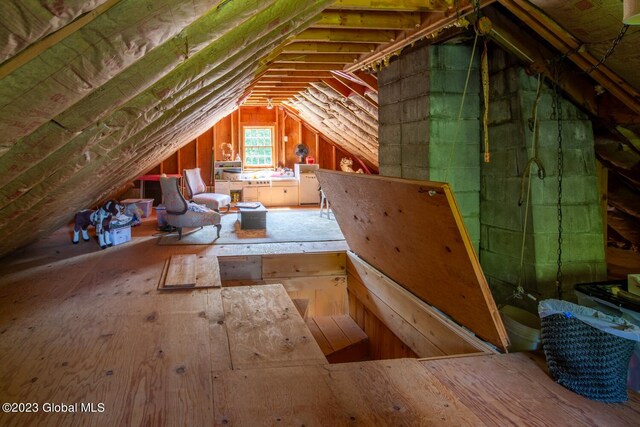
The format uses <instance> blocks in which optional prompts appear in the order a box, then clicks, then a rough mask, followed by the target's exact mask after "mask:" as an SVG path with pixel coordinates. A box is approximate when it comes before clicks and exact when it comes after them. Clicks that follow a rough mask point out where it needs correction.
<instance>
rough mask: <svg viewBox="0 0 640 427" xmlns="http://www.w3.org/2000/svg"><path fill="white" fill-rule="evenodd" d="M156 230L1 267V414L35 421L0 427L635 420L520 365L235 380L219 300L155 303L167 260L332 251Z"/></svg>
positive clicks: (530, 364)
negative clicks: (90, 409)
mask: <svg viewBox="0 0 640 427" xmlns="http://www.w3.org/2000/svg"><path fill="white" fill-rule="evenodd" d="M153 231H154V230H153V223H152V222H150V221H147V222H145V224H144V225H143V226H142V227H138V228H135V229H134V230H133V235H134V237H133V240H132V241H131V242H129V243H127V244H125V245H121V246H117V247H113V248H109V249H107V250H104V251H103V250H100V249H99V248H98V245H97V244H96V243H95V242H90V243H85V242H81V243H80V244H79V245H75V246H74V245H71V244H70V239H71V233H70V230H69V229H68V228H63V229H61V230H60V231H58V232H56V233H54V234H53V235H51V236H50V237H48V238H46V239H43V240H41V241H40V242H38V243H36V244H34V245H31V246H29V247H27V248H25V249H23V250H21V251H19V252H17V253H15V254H13V255H11V256H9V257H5V258H4V259H2V260H0V403H5V402H16V403H18V402H22V403H28V402H33V403H37V404H38V405H39V411H38V412H37V413H22V414H16V413H0V425H2V426H5V425H7V426H11V425H16V426H23V425H38V426H41V425H43V426H47V425H64V426H69V425H78V426H86V425H96V426H113V425H150V426H160V425H168V426H173V425H194V426H200V425H250V426H254V425H273V424H284V425H298V426H299V425H306V426H312V425H332V426H333V425H367V426H368V425H425V424H426V425H432V424H433V425H472V426H479V425H480V426H481V425H491V426H492V425H554V426H558V425H571V426H575V425H594V426H595V425H598V426H602V425H607V426H613V425H637V420H638V419H640V399H638V396H637V395H633V396H631V400H630V401H629V402H628V403H626V404H623V405H604V404H598V403H594V402H591V401H589V400H586V399H584V398H582V397H580V396H577V395H575V394H573V393H571V392H569V391H567V390H565V389H563V388H562V387H561V386H559V385H557V384H555V383H554V382H553V381H552V380H551V379H550V378H549V377H548V376H547V375H546V373H545V372H544V370H543V369H542V367H540V366H539V363H537V361H535V360H532V359H530V358H529V357H528V356H526V355H520V354H515V355H500V356H477V357H463V358H453V359H441V360H434V361H419V360H415V359H399V360H390V361H387V360H385V361H371V362H361V363H349V364H340V365H326V364H323V363H322V361H321V360H316V361H315V362H317V363H315V362H314V363H313V364H311V365H308V364H304V366H288V367H272V366H265V367H261V368H259V369H257V368H253V369H252V368H251V366H250V365H246V364H245V365H244V366H243V368H245V369H233V363H232V356H231V352H232V351H233V342H230V340H229V334H228V330H227V320H231V317H229V315H228V314H225V302H224V300H223V298H222V293H223V291H225V289H224V288H223V289H200V290H183V291H182V290H181V291H171V292H160V291H158V290H157V289H156V287H157V284H158V280H159V278H160V274H161V272H162V268H163V266H164V263H165V261H166V259H167V258H168V257H170V256H171V255H175V254H187V253H193V254H196V255H197V256H198V257H199V258H198V259H199V260H201V259H206V258H207V257H213V256H219V255H252V254H262V253H301V252H304V251H309V252H319V251H323V250H324V251H329V252H333V251H336V250H340V249H339V248H336V247H335V246H334V245H327V244H325V243H327V242H325V243H323V244H313V243H306V244H295V243H294V244H273V245H253V246H244V245H229V246H227V247H223V246H212V247H208V246H158V245H156V240H157V239H156V238H155V237H152V234H153ZM231 246H235V247H231ZM200 257H202V258H200ZM247 289H250V288H247ZM292 307H293V306H291V307H289V311H293V312H295V309H294V308H292ZM227 310H229V308H227ZM231 323H233V322H231ZM301 365H303V363H301ZM81 403H93V404H94V409H98V407H97V406H95V405H97V404H98V403H103V404H104V411H103V412H97V413H87V412H77V413H64V412H57V413H56V412H44V409H45V407H47V406H45V404H66V405H68V406H70V405H75V404H78V406H77V409H78V411H80V410H81V409H82V408H81V407H80V404H81ZM72 407H74V408H75V406H72ZM47 408H48V407H47ZM59 408H60V407H59Z"/></svg>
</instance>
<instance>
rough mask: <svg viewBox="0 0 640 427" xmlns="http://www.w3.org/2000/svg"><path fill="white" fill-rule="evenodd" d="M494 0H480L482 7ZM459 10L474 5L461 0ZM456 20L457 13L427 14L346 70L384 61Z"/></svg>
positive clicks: (463, 12)
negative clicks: (416, 24) (414, 24)
mask: <svg viewBox="0 0 640 427" xmlns="http://www.w3.org/2000/svg"><path fill="white" fill-rule="evenodd" d="M494 1H496V0H480V7H485V6H488V5H490V4H491V3H493V2H494ZM458 11H459V14H460V16H465V15H468V14H469V13H472V12H473V6H472V4H471V3H470V2H469V1H468V0H461V2H460V7H459V9H458ZM456 21H457V16H456V13H449V12H433V13H430V14H427V16H426V17H425V19H424V20H423V21H422V23H420V24H419V25H418V27H417V28H413V29H411V30H407V31H403V32H401V33H399V34H398V35H397V37H396V39H395V41H394V42H392V43H388V44H386V45H382V46H379V47H378V48H377V49H376V51H375V52H374V53H372V54H369V55H365V56H362V57H361V58H360V60H359V61H358V62H355V63H354V64H353V65H350V66H348V67H346V69H345V71H348V72H353V71H357V70H360V69H363V68H365V67H366V66H367V65H369V64H371V63H374V62H377V61H382V60H384V58H385V57H388V56H390V55H392V54H394V53H395V52H397V51H399V50H401V49H403V48H404V47H405V46H407V45H409V44H411V43H414V42H416V41H418V40H420V39H421V38H423V37H425V36H428V35H430V34H434V33H436V32H438V31H440V30H442V29H443V28H445V27H448V26H450V25H452V24H454V23H455V22H456Z"/></svg>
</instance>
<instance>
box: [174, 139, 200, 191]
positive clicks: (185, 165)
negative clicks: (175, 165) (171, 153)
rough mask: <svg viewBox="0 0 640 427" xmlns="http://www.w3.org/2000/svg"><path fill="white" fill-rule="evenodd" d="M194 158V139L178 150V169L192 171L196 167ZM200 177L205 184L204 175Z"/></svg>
mask: <svg viewBox="0 0 640 427" xmlns="http://www.w3.org/2000/svg"><path fill="white" fill-rule="evenodd" d="M196 157H197V156H196V140H195V139H194V140H193V141H191V142H190V143H188V144H187V145H185V146H184V147H182V148H181V149H180V169H183V170H184V169H193V168H195V167H197V164H196ZM201 172H202V171H201ZM202 177H203V179H204V180H205V182H206V178H205V177H206V175H204V174H203V176H202Z"/></svg>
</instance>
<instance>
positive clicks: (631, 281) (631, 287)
mask: <svg viewBox="0 0 640 427" xmlns="http://www.w3.org/2000/svg"><path fill="white" fill-rule="evenodd" d="M627 289H628V291H629V292H631V293H632V294H635V295H640V274H629V276H627Z"/></svg>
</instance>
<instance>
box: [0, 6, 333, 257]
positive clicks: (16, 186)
mask: <svg viewBox="0 0 640 427" xmlns="http://www.w3.org/2000/svg"><path fill="white" fill-rule="evenodd" d="M218 3H219V2H217V1H215V2H214V1H208V2H207V1H202V0H190V1H180V2H179V1H175V0H172V1H148V2H145V6H144V7H140V2H135V1H122V2H120V3H118V5H117V6H114V7H113V8H112V9H110V10H109V11H108V12H107V13H106V14H105V15H101V16H100V17H98V18H96V19H95V20H94V21H93V22H92V23H90V24H88V25H87V26H85V27H84V28H82V29H81V30H79V31H77V32H76V33H74V34H73V35H70V36H69V37H67V38H66V39H65V40H64V41H63V42H61V43H59V44H58V45H56V46H55V49H54V50H55V51H56V54H55V55H54V54H53V53H51V52H49V51H47V52H49V53H47V52H45V54H43V55H41V56H40V57H38V58H36V59H34V61H36V62H38V63H40V67H45V69H44V70H43V69H42V68H38V67H36V66H34V65H31V63H32V62H34V61H31V62H29V63H27V64H25V65H24V66H23V67H21V68H20V69H18V70H17V71H16V72H14V73H11V74H9V75H8V76H6V77H5V78H3V79H2V80H1V81H0V83H1V84H0V92H2V98H1V99H3V100H4V99H6V98H5V97H7V96H10V97H11V99H13V100H14V102H13V103H5V105H4V106H3V109H2V110H0V120H1V121H2V123H3V131H4V130H6V135H5V137H3V140H2V144H1V145H2V147H3V150H4V152H3V153H2V154H3V155H2V156H1V157H0V173H1V174H2V181H0V182H2V183H3V185H2V188H0V241H2V242H3V243H2V248H1V249H0V255H2V254H5V253H7V252H9V251H11V250H13V249H15V248H17V247H20V246H22V245H24V244H26V243H27V242H29V241H31V240H33V239H34V238H36V237H38V236H39V235H42V234H43V233H47V232H50V231H52V230H54V229H56V228H58V227H60V226H61V225H62V224H64V223H65V222H67V221H68V220H69V218H70V217H71V216H72V215H73V212H75V211H77V210H79V209H82V208H84V207H86V206H88V205H91V204H93V203H95V202H96V201H97V200H99V199H100V198H102V197H106V196H107V195H109V193H110V192H112V191H113V190H115V189H116V188H118V187H119V186H121V185H122V183H123V182H126V181H127V180H131V179H133V178H135V177H136V176H138V175H139V174H140V173H142V172H143V171H144V170H146V169H148V168H150V167H152V166H153V165H154V164H155V163H157V162H158V161H160V160H161V159H162V158H164V157H166V156H168V155H169V154H171V153H172V152H173V151H175V150H176V149H178V148H179V147H180V146H182V145H184V144H186V143H188V142H189V141H190V140H191V139H193V138H195V137H196V136H197V135H198V134H199V133H201V132H203V131H204V130H205V129H206V128H208V127H210V126H212V125H213V124H214V123H215V122H216V121H217V120H219V119H220V118H221V117H223V116H224V115H226V114H228V113H229V112H230V111H231V110H233V108H235V107H236V101H237V100H238V98H239V96H240V95H241V94H242V91H243V89H244V88H245V87H246V86H247V85H248V84H249V82H250V81H251V80H252V79H253V78H254V76H255V75H256V74H258V73H259V72H260V71H261V67H262V64H261V60H262V59H263V58H264V57H265V56H266V55H267V54H268V53H269V52H271V51H272V50H273V49H275V48H277V47H278V46H279V45H280V44H282V43H283V42H284V41H285V40H287V39H288V38H290V37H293V36H294V35H295V34H297V33H298V32H300V31H302V30H304V29H305V28H306V27H308V26H309V25H310V24H311V23H312V22H314V21H315V19H316V17H317V14H318V13H319V12H320V11H321V10H322V9H323V8H324V7H325V6H326V5H327V4H328V3H330V1H327V0H318V1H308V2H305V5H304V7H300V6H299V4H298V3H299V2H296V1H291V0H289V1H285V0H279V1H278V0H272V1H264V0H261V1H242V2H237V1H236V2H227V3H224V5H222V6H221V7H219V8H218V7H216V5H217V4H218ZM134 6H136V7H134ZM268 6H270V7H268ZM120 8H122V9H120ZM167 8H168V9H167ZM159 11H162V13H160V12H159ZM111 13H113V14H118V15H117V16H118V19H115V18H114V17H112V18H110V16H111V15H110V14H111ZM194 17H195V18H197V19H194ZM198 17H199V18H198ZM283 17H287V19H283ZM52 49H53V48H52ZM58 49H59V50H58ZM50 50H51V49H50ZM78 52H79V53H80V54H78ZM57 55H61V56H60V57H58V56H57ZM24 67H26V68H25V70H24V71H23V70H22V68H24ZM56 73H58V74H56ZM51 76H55V77H51ZM67 86H68V87H67ZM36 94H37V97H36ZM92 95H93V96H92ZM34 97H35V98H34ZM23 100H30V101H31V103H29V102H26V103H25V102H23ZM45 100H47V102H45ZM15 102H19V103H20V105H22V108H23V109H24V111H22V110H17V109H16V107H15ZM31 104H33V108H31Z"/></svg>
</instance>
